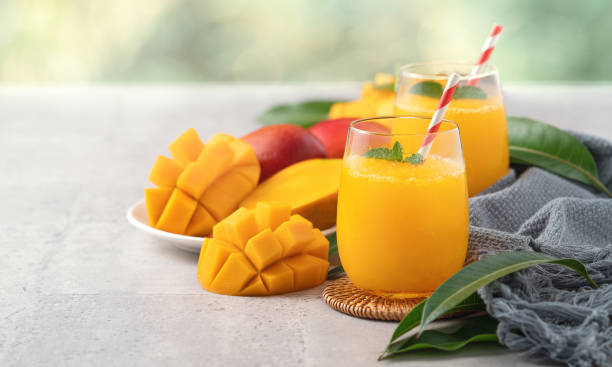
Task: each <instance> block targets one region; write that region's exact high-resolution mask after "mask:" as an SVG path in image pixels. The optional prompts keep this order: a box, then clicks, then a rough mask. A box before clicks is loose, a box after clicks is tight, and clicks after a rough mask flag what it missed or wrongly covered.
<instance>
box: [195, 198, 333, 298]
mask: <svg viewBox="0 0 612 367" xmlns="http://www.w3.org/2000/svg"><path fill="white" fill-rule="evenodd" d="M328 252H329V241H327V239H326V238H325V236H323V234H322V233H321V231H320V230H318V229H316V228H313V227H312V224H311V223H310V222H309V221H308V220H306V219H304V218H303V217H301V216H300V215H291V206H290V205H288V204H283V203H276V202H260V203H258V204H257V206H256V207H255V208H254V209H246V208H240V209H238V210H236V211H235V212H234V213H232V214H231V215H230V216H228V217H227V218H225V219H224V220H223V221H221V222H219V223H218V224H216V225H215V226H214V228H213V235H212V238H206V239H205V240H204V244H203V246H202V251H201V252H200V259H199V261H198V280H199V281H200V284H201V285H202V287H203V288H204V289H206V290H209V291H211V292H214V293H220V294H226V295H235V296H268V295H273V294H281V293H287V292H293V291H298V290H302V289H307V288H312V287H314V286H317V285H319V284H321V283H323V282H324V281H325V278H326V276H327V270H328V268H329V262H328V261H327V256H328Z"/></svg>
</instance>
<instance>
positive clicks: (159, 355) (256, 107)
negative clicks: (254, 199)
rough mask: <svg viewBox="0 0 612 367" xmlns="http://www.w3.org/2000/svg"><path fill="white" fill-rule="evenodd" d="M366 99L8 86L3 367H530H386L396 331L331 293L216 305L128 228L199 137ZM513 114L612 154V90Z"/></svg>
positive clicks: (534, 99)
mask: <svg viewBox="0 0 612 367" xmlns="http://www.w3.org/2000/svg"><path fill="white" fill-rule="evenodd" d="M357 94H358V85H357V84H341V85H331V84H330V85H322V84H319V85H312V84H310V85H299V84H294V85H269V84H268V85H262V84H248V85H242V84H235V85H196V86H145V87H130V86H109V87H12V86H4V87H0V291H1V296H0V366H39V365H61V366H63V365H66V366H84V365H97V366H158V365H159V366H165V365H182V366H243V365H244V366H302V365H303V366H324V365H325V366H334V367H340V366H373V365H407V366H416V365H423V364H427V365H431V366H438V365H440V366H474V365H483V366H491V365H504V366H521V365H529V364H531V363H532V362H530V361H528V360H526V359H524V358H522V357H520V356H519V355H517V354H516V353H512V352H509V351H507V350H505V349H504V348H502V347H497V346H471V347H468V348H466V349H465V350H464V351H461V352H458V353H454V354H447V353H441V352H423V353H417V354H415V355H413V356H412V357H411V358H407V359H402V360H394V361H384V362H380V363H377V362H376V358H377V356H378V355H379V353H380V352H381V351H382V350H383V348H384V346H385V344H386V342H387V340H388V339H389V337H390V335H391V333H392V332H393V330H394V328H395V326H396V324H395V323H391V322H377V321H366V320H361V319H357V318H353V317H350V316H346V315H344V314H341V313H338V312H336V311H333V310H332V309H330V308H329V307H328V306H326V305H325V304H324V303H323V302H322V300H321V297H320V293H321V290H322V289H323V286H321V287H317V288H314V289H311V290H308V291H304V292H298V293H293V294H288V295H283V296H276V297H268V298H241V297H228V296H221V295H216V294H212V293H208V292H206V291H204V290H203V289H202V288H201V287H200V285H199V284H198V282H197V280H196V276H195V272H196V261H197V256H196V255H194V254H190V253H186V252H183V251H180V250H177V249H175V248H173V247H171V246H169V245H168V244H167V243H164V242H160V241H158V240H155V239H153V238H151V237H149V236H148V235H146V234H144V233H142V232H140V231H138V230H136V229H135V228H133V227H131V226H130V225H129V224H128V222H127V221H126V219H125V210H126V208H127V207H128V206H129V205H130V204H132V203H133V202H135V201H137V200H139V199H140V198H142V196H143V189H144V188H145V187H147V186H148V185H149V184H148V183H147V179H146V177H147V175H148V172H149V170H150V168H151V166H152V164H153V161H154V160H155V157H156V156H157V155H158V154H167V148H166V147H167V145H168V143H169V142H170V141H171V140H172V139H174V138H175V137H176V136H178V135H179V134H180V133H181V132H183V131H184V130H185V129H187V128H188V127H191V126H193V127H195V128H196V129H197V130H198V131H199V133H200V135H201V136H202V137H203V138H207V137H209V136H211V135H212V134H213V133H215V132H220V131H222V132H226V133H230V134H234V135H236V136H241V135H243V134H245V133H247V132H248V131H250V130H252V129H255V128H256V127H257V125H256V124H255V117H256V116H257V115H258V114H259V113H261V112H262V111H263V110H264V109H266V108H267V107H269V106H271V105H273V104H275V103H280V102H290V101H299V100H303V99H309V98H342V99H346V98H352V97H356V96H357ZM505 96H506V106H507V112H508V113H509V114H515V115H523V116H529V117H533V118H538V119H542V120H544V121H548V122H550V123H553V124H555V125H557V126H560V127H562V128H571V129H574V130H578V131H584V132H589V133H593V134H598V135H600V136H604V137H607V138H608V139H612V127H611V118H610V116H611V115H612V86H606V85H597V86H588V85H573V86H567V85H566V86H547V85H522V86H520V85H510V86H507V87H506V88H505Z"/></svg>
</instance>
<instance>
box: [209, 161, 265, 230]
mask: <svg viewBox="0 0 612 367" xmlns="http://www.w3.org/2000/svg"><path fill="white" fill-rule="evenodd" d="M253 188H254V186H253V184H252V183H251V182H249V181H248V180H247V179H246V178H244V177H242V176H241V175H239V174H237V173H235V172H233V171H230V172H228V173H226V174H225V175H223V176H221V177H219V178H218V179H217V180H216V181H215V182H214V183H213V184H212V185H210V187H209V188H208V190H206V191H205V192H204V195H202V197H201V198H200V202H201V203H202V204H203V205H204V206H205V207H206V209H208V211H209V212H210V213H211V214H212V215H213V216H214V217H215V218H216V219H217V220H221V219H223V218H225V217H227V216H228V215H230V214H231V213H232V212H233V211H234V210H235V209H236V208H237V207H238V203H239V202H240V201H241V200H242V199H244V197H245V196H246V195H247V194H248V193H249V192H251V190H253Z"/></svg>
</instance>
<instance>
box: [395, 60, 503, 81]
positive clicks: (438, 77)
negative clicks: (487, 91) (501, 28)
mask: <svg viewBox="0 0 612 367" xmlns="http://www.w3.org/2000/svg"><path fill="white" fill-rule="evenodd" d="M428 65H460V66H467V67H470V68H473V67H474V63H473V62H470V61H456V60H450V61H421V62H413V63H410V64H406V65H402V66H401V67H400V70H399V73H400V75H404V74H406V75H407V76H408V77H410V78H414V79H430V80H448V75H437V74H433V73H429V74H428V73H419V72H416V71H409V70H408V69H411V68H416V67H419V66H428ZM485 68H486V69H485V70H484V71H482V72H480V73H477V74H474V75H471V74H470V75H461V76H460V78H459V80H460V81H461V80H470V79H474V78H477V79H482V78H484V77H487V76H489V75H493V74H496V73H497V72H498V70H497V67H496V66H495V65H493V64H491V63H487V65H486V67H485Z"/></svg>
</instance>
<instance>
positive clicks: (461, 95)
mask: <svg viewBox="0 0 612 367" xmlns="http://www.w3.org/2000/svg"><path fill="white" fill-rule="evenodd" d="M453 99H487V93H485V91H484V90H482V89H480V88H478V87H476V86H473V85H460V86H458V87H457V89H455V94H453Z"/></svg>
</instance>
